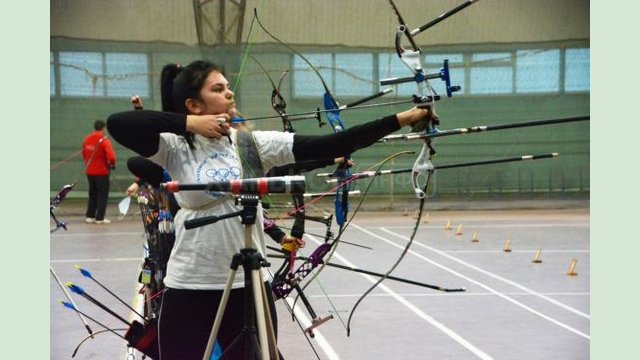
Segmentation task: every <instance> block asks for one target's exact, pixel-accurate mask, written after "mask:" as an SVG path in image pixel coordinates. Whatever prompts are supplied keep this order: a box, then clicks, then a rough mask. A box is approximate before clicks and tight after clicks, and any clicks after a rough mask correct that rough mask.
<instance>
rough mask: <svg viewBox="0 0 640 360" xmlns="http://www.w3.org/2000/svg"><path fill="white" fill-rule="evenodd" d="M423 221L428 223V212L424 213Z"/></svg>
mask: <svg viewBox="0 0 640 360" xmlns="http://www.w3.org/2000/svg"><path fill="white" fill-rule="evenodd" d="M422 222H423V223H425V224H426V223H428V222H429V213H426V214H424V219H422Z"/></svg>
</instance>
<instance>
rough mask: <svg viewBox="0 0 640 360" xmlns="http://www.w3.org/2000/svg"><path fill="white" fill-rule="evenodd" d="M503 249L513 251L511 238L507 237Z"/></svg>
mask: <svg viewBox="0 0 640 360" xmlns="http://www.w3.org/2000/svg"><path fill="white" fill-rule="evenodd" d="M502 251H504V252H511V239H507V240H506V241H505V242H504V246H503V247H502Z"/></svg>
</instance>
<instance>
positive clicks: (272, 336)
mask: <svg viewBox="0 0 640 360" xmlns="http://www.w3.org/2000/svg"><path fill="white" fill-rule="evenodd" d="M259 276H260V280H262V273H260V275H259ZM260 284H264V281H262V282H261V283H260ZM260 289H261V290H262V298H263V299H264V304H263V305H264V314H265V315H264V316H265V318H266V323H267V337H268V339H269V354H270V355H271V358H270V359H275V360H280V356H279V354H278V344H277V341H276V331H275V329H274V326H273V321H272V320H273V319H272V317H271V309H270V308H269V298H268V297H267V289H265V287H264V286H260Z"/></svg>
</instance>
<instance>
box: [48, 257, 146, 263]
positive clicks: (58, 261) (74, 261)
mask: <svg viewBox="0 0 640 360" xmlns="http://www.w3.org/2000/svg"><path fill="white" fill-rule="evenodd" d="M103 261H104V262H109V261H142V258H141V257H137V258H104V259H61V260H49V262H50V263H52V264H56V263H79V262H103Z"/></svg>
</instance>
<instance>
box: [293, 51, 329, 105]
mask: <svg viewBox="0 0 640 360" xmlns="http://www.w3.org/2000/svg"><path fill="white" fill-rule="evenodd" d="M303 55H304V57H306V58H307V59H308V60H309V61H310V62H311V63H312V64H313V66H315V67H316V68H317V69H318V71H319V72H320V74H321V75H322V77H323V78H324V79H325V81H326V82H327V86H328V87H329V89H333V70H332V69H333V59H332V54H303ZM293 84H294V87H293V94H294V96H297V97H316V96H320V95H322V94H324V87H323V86H322V83H321V82H320V79H319V78H318V75H316V73H315V72H314V71H313V69H312V68H311V67H310V66H309V64H307V63H306V62H305V61H304V60H303V59H302V58H301V57H300V56H297V55H294V58H293Z"/></svg>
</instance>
